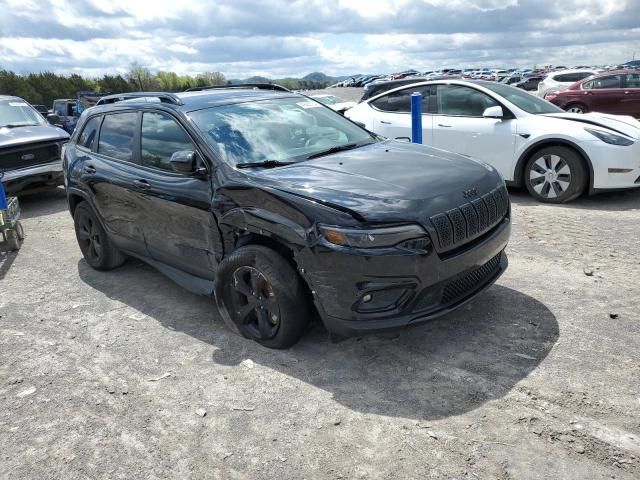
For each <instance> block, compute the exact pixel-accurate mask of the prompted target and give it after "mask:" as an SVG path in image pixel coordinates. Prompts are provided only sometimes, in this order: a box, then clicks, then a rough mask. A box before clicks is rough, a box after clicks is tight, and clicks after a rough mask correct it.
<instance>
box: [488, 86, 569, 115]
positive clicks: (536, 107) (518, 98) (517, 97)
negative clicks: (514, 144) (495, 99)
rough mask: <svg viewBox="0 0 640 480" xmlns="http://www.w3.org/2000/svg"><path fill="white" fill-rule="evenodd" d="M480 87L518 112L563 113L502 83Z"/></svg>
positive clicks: (553, 106)
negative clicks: (499, 97) (509, 104)
mask: <svg viewBox="0 0 640 480" xmlns="http://www.w3.org/2000/svg"><path fill="white" fill-rule="evenodd" d="M482 86H483V87H484V88H486V89H488V90H491V91H492V92H494V93H497V94H498V95H500V96H501V97H503V98H504V99H506V100H509V101H510V102H511V103H513V104H514V105H515V106H516V107H518V108H519V109H520V110H524V111H525V112H527V113H533V114H534V115H539V114H541V113H558V112H563V111H564V110H562V109H561V108H560V107H556V106H555V105H553V104H552V103H549V102H547V101H546V100H543V99H541V98H540V97H536V96H535V95H532V94H530V93H527V92H525V91H524V90H521V89H519V88H516V87H512V86H510V85H505V84H504V83H495V82H485V83H482Z"/></svg>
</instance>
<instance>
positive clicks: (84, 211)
mask: <svg viewBox="0 0 640 480" xmlns="http://www.w3.org/2000/svg"><path fill="white" fill-rule="evenodd" d="M83 215H84V216H87V217H88V218H90V219H91V221H92V222H93V223H94V224H95V225H96V228H97V229H98V235H99V236H100V244H101V246H102V254H101V256H100V258H99V259H98V261H96V260H95V259H92V258H90V257H89V256H87V254H86V253H85V247H83V242H82V240H80V237H79V236H78V229H79V221H80V218H81V217H82V216H83ZM73 223H74V227H75V233H76V239H77V241H78V246H79V247H80V251H81V252H82V256H83V257H84V259H85V261H86V262H87V264H88V265H89V266H91V267H92V268H95V269H96V270H111V269H113V268H116V267H118V266H119V265H121V264H122V263H123V262H124V257H123V256H122V254H120V253H119V252H118V250H117V249H116V248H115V247H114V246H113V244H112V243H111V240H110V239H109V236H108V235H107V232H106V231H105V229H104V227H103V226H102V222H101V221H100V220H99V219H98V217H97V215H96V214H95V213H94V212H93V209H92V208H91V207H90V206H89V204H88V203H87V202H80V203H79V204H78V205H77V206H76V208H75V210H74V212H73Z"/></svg>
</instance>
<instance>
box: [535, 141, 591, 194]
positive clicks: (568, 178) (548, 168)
mask: <svg viewBox="0 0 640 480" xmlns="http://www.w3.org/2000/svg"><path fill="white" fill-rule="evenodd" d="M524 174H525V175H524V178H525V183H526V186H527V190H529V193H530V194H531V195H532V196H533V197H534V198H536V199H537V200H539V201H541V202H548V203H566V202H570V201H571V200H574V199H576V198H578V197H579V196H580V195H581V194H582V192H583V191H584V189H585V187H586V185H587V171H586V168H585V165H584V162H583V161H582V158H581V157H580V156H579V155H578V154H577V153H576V152H575V151H574V150H572V149H570V148H567V147H547V148H543V149H541V150H538V151H537V152H535V153H534V154H533V155H531V157H530V158H529V161H528V162H527V164H526V166H525V172H524Z"/></svg>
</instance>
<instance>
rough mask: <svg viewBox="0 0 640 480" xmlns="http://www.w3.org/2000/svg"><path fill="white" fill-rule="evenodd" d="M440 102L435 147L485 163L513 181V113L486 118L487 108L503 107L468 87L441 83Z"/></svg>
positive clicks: (434, 122) (436, 113)
mask: <svg viewBox="0 0 640 480" xmlns="http://www.w3.org/2000/svg"><path fill="white" fill-rule="evenodd" d="M436 99H437V100H436V112H435V114H434V115H433V146H434V147H436V148H441V149H443V150H448V151H450V152H455V153H459V154H462V155H466V156H469V157H474V158H478V159H480V160H484V161H485V162H487V163H489V164H491V165H493V166H494V167H495V168H497V169H498V171H499V172H500V173H501V174H502V176H503V177H504V178H506V179H511V178H513V172H512V171H511V167H512V163H513V154H514V149H515V138H516V119H512V118H509V117H510V115H511V114H510V112H509V111H508V110H506V109H505V108H504V107H503V112H504V114H505V118H503V119H495V118H484V117H483V116H482V114H483V112H484V111H485V109H487V108H489V107H494V106H500V107H502V105H500V103H498V101H496V100H495V99H494V98H493V97H490V96H489V95H487V94H486V93H484V92H481V91H479V90H476V89H475V88H472V87H470V86H467V85H453V84H440V85H438V86H437V95H436Z"/></svg>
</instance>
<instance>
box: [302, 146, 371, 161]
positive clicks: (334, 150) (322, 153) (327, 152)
mask: <svg viewBox="0 0 640 480" xmlns="http://www.w3.org/2000/svg"><path fill="white" fill-rule="evenodd" d="M371 143H374V142H366V143H362V142H360V143H348V144H346V145H336V146H335V147H331V148H327V149H326V150H322V151H320V152H317V153H312V154H311V155H309V156H308V157H307V160H311V159H312V158H318V157H324V156H325V155H331V154H332V153H338V152H344V151H345V150H352V149H354V148H358V147H364V146H365V145H369V144H371Z"/></svg>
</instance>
